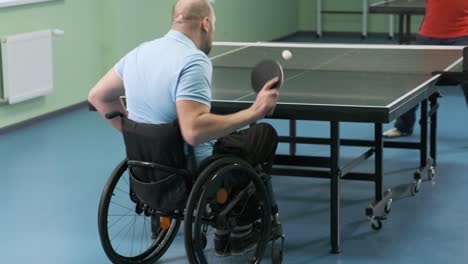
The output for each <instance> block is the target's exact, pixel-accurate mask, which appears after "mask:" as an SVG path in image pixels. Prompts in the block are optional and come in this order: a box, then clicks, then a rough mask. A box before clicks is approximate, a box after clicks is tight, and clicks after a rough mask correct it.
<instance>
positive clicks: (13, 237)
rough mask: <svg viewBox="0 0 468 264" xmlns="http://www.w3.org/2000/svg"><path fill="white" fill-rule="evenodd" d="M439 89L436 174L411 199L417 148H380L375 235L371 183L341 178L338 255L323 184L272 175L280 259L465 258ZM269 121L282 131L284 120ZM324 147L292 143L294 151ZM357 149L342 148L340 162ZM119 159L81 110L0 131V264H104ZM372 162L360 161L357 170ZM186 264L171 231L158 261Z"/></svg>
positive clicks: (467, 218) (113, 136)
mask: <svg viewBox="0 0 468 264" xmlns="http://www.w3.org/2000/svg"><path fill="white" fill-rule="evenodd" d="M444 93H445V94H446V96H445V97H443V98H442V99H441V105H442V107H441V109H440V126H439V137H438V143H439V151H438V155H439V156H438V158H439V166H438V168H437V178H436V179H435V181H434V182H427V181H426V182H424V183H423V185H422V190H421V192H420V193H419V194H417V195H416V196H411V195H410V194H409V183H410V182H411V180H412V174H413V172H414V170H415V168H416V167H417V162H418V153H417V152H416V151H412V150H406V151H405V150H387V151H386V152H385V155H384V158H385V164H384V166H385V167H384V170H385V173H386V177H385V181H384V182H385V186H386V187H387V188H391V189H392V190H393V191H394V193H395V195H394V196H395V202H394V204H393V208H392V212H391V214H390V219H388V220H387V221H386V222H385V225H384V228H383V229H382V230H381V231H378V232H377V231H373V230H371V228H370V225H369V221H368V220H367V219H366V217H365V215H364V209H365V208H366V206H367V205H368V204H369V202H370V201H371V200H372V199H373V186H372V184H370V183H363V182H343V184H342V191H341V194H342V196H341V197H342V204H341V206H342V210H341V216H342V218H341V226H342V250H343V251H342V253H341V254H340V255H330V254H329V253H328V252H329V250H330V245H329V224H328V223H329V192H328V190H329V184H328V181H326V180H318V179H304V178H291V177H275V178H274V188H275V191H276V195H277V199H278V202H279V206H280V210H281V216H282V221H283V224H284V229H285V233H286V235H287V241H286V252H285V263H337V264H338V263H339V264H351V263H353V264H354V263H355V264H362V263H392V264H394V263H466V262H467V260H468V251H467V250H466V249H467V248H468V247H467V246H468V207H467V205H466V201H467V198H468V195H467V194H466V190H465V188H466V186H468V174H467V171H468V163H467V159H468V134H467V132H466V131H468V122H466V116H467V113H468V112H467V110H468V109H467V107H466V105H465V102H464V99H463V97H462V95H461V92H460V91H459V89H450V90H447V91H445V92H444ZM272 122H273V123H274V124H275V126H276V127H277V129H278V131H280V133H285V131H286V129H287V124H286V123H285V122H283V121H279V120H273V121H272ZM300 127H301V128H300V129H299V131H300V132H301V133H303V134H307V133H310V134H312V135H322V136H326V135H327V131H328V125H327V124H326V123H319V122H304V123H301V125H300ZM386 127H389V126H388V125H386ZM342 134H343V136H345V137H357V138H372V135H373V131H372V127H371V126H369V125H365V124H349V123H345V124H343V125H342ZM413 137H414V138H416V137H417V134H416V135H415V136H413ZM279 151H280V152H284V151H286V146H283V145H282V146H280V149H279ZM327 151H328V150H327V149H324V148H314V147H302V148H300V152H301V153H314V154H327V153H326V152H327ZM359 152H360V149H359V148H343V149H342V154H343V156H344V157H345V158H346V157H352V156H355V155H356V154H357V153H359ZM123 156H124V150H123V144H122V140H121V137H120V135H119V134H118V133H117V132H116V131H114V130H113V129H112V128H111V127H110V126H109V125H107V123H105V122H104V121H103V120H102V119H101V118H100V117H99V116H98V115H97V114H96V113H92V112H88V111H87V110H86V109H80V110H76V111H73V112H70V113H67V114H65V115H63V116H60V117H56V118H53V119H50V120H48V121H43V122H41V123H38V124H34V125H31V126H29V127H26V128H22V129H20V130H16V131H14V132H11V133H8V134H3V135H0V160H1V161H2V165H1V166H2V177H1V178H0V206H1V208H2V212H3V213H2V217H1V218H0V263H108V260H107V258H106V256H105V255H104V252H103V250H102V248H101V245H100V241H99V237H98V231H97V208H98V202H99V197H100V192H101V190H102V188H103V186H104V184H105V182H106V180H107V177H108V175H109V174H110V172H111V170H112V168H113V167H114V166H115V165H116V164H117V163H118V162H119V161H120V160H121V159H122V157H123ZM371 168H372V162H371V161H369V162H368V163H366V164H365V165H363V166H362V167H361V168H360V169H361V170H369V169H371ZM186 262H187V260H186V258H185V252H184V248H183V239H182V234H179V235H178V237H177V238H176V240H175V242H174V243H173V245H172V246H171V248H170V250H169V251H168V252H167V253H166V255H165V256H164V257H163V259H162V263H186ZM266 262H267V263H268V261H266Z"/></svg>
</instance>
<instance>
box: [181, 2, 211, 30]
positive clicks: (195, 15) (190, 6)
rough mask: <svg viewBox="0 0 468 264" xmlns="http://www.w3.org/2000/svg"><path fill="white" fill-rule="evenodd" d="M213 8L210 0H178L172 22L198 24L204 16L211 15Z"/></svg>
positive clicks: (189, 24) (190, 25)
mask: <svg viewBox="0 0 468 264" xmlns="http://www.w3.org/2000/svg"><path fill="white" fill-rule="evenodd" d="M212 15H213V9H212V8H211V5H210V3H209V1H208V0H178V1H177V2H176V3H175V5H174V8H173V11H172V24H173V26H174V25H176V24H185V25H186V26H189V27H194V26H196V25H197V24H198V23H199V22H200V20H201V19H203V18H204V17H211V16H212Z"/></svg>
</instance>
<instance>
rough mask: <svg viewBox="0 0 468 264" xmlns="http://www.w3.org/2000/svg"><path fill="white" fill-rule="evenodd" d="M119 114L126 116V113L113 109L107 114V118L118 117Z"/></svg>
mask: <svg viewBox="0 0 468 264" xmlns="http://www.w3.org/2000/svg"><path fill="white" fill-rule="evenodd" d="M118 116H120V117H124V116H125V115H124V114H123V113H122V112H120V111H112V112H110V113H107V114H106V118H107V119H113V118H116V117H118Z"/></svg>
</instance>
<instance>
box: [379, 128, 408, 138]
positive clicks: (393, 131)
mask: <svg viewBox="0 0 468 264" xmlns="http://www.w3.org/2000/svg"><path fill="white" fill-rule="evenodd" d="M409 135H410V133H406V132H401V131H400V130H398V128H396V127H394V128H390V129H389V130H387V131H385V132H384V133H383V134H382V136H383V137H384V138H398V137H406V136H409Z"/></svg>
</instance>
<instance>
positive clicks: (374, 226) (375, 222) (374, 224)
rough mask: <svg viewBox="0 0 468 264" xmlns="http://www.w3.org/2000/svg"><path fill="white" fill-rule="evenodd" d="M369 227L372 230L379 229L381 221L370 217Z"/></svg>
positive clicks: (381, 224)
mask: <svg viewBox="0 0 468 264" xmlns="http://www.w3.org/2000/svg"><path fill="white" fill-rule="evenodd" d="M371 227H372V229H373V230H376V231H377V230H380V229H382V227H383V222H382V221H381V220H376V219H372V223H371Z"/></svg>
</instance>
